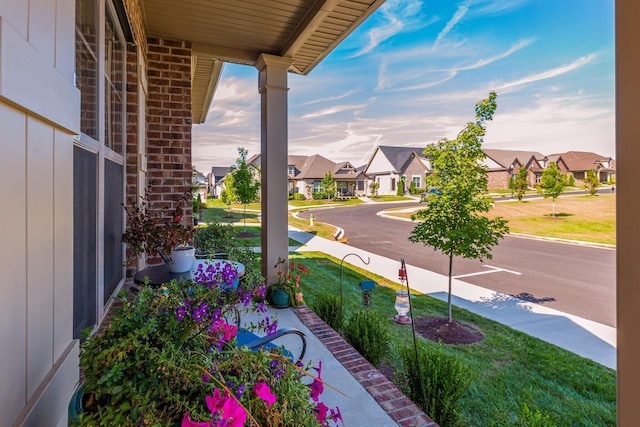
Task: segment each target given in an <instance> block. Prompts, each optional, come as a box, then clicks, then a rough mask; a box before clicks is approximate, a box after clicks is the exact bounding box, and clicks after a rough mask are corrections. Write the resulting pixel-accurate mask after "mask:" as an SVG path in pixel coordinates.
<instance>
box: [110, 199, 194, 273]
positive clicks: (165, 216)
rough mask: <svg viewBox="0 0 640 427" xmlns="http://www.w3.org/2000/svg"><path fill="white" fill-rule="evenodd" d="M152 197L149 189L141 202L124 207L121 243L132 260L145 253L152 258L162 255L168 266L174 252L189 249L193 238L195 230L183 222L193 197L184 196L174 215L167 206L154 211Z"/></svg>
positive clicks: (133, 202)
mask: <svg viewBox="0 0 640 427" xmlns="http://www.w3.org/2000/svg"><path fill="white" fill-rule="evenodd" d="M149 194H150V189H147V190H146V191H145V195H144V196H142V197H140V200H139V201H136V200H132V201H131V203H130V204H129V205H123V207H124V210H125V213H126V215H127V226H126V228H125V230H124V233H123V234H122V241H123V242H124V243H126V244H127V245H128V246H129V249H130V250H131V257H132V258H134V257H136V256H138V255H140V254H143V253H146V254H147V255H149V256H151V257H155V256H157V255H160V257H162V259H163V260H164V261H165V262H169V256H170V254H171V251H172V250H174V249H175V248H176V247H179V246H187V245H188V244H189V242H190V240H191V238H192V235H193V226H192V225H190V224H187V223H186V222H184V221H183V215H184V208H185V207H186V206H187V203H189V198H190V196H189V194H190V193H189V192H188V191H186V192H185V193H184V194H183V196H182V197H181V198H180V199H179V200H178V201H177V206H176V208H175V209H174V210H173V212H170V209H169V207H167V206H162V207H158V208H155V207H153V206H152V205H151V202H150V200H149Z"/></svg>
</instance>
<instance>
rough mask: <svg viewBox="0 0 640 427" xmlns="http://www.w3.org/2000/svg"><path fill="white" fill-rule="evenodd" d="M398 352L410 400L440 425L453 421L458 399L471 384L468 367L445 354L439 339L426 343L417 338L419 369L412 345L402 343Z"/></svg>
mask: <svg viewBox="0 0 640 427" xmlns="http://www.w3.org/2000/svg"><path fill="white" fill-rule="evenodd" d="M400 355H401V357H402V361H403V363H404V370H405V372H406V376H407V378H408V380H409V397H410V398H411V400H413V401H414V402H415V403H416V404H417V405H418V406H419V407H421V408H422V410H424V411H425V412H426V413H427V414H428V415H429V416H430V417H431V418H432V419H433V420H434V421H435V422H437V423H438V424H440V425H441V426H442V427H447V426H452V425H456V423H457V421H458V408H457V403H458V400H459V399H460V397H461V396H462V395H463V394H464V393H465V391H466V390H467V389H468V388H469V385H470V384H471V381H470V379H469V374H470V372H471V371H470V370H469V368H467V367H465V366H463V365H462V364H461V363H460V362H459V361H458V359H456V358H455V357H454V356H452V355H448V354H446V353H445V352H444V350H443V348H442V344H440V343H439V344H437V345H436V346H427V345H426V344H425V343H424V342H422V341H419V342H418V358H419V361H420V372H418V370H417V367H416V353H415V348H414V347H412V346H404V347H401V348H400ZM420 380H422V387H420ZM421 393H423V394H424V396H421Z"/></svg>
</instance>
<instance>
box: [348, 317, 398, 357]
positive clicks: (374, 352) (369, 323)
mask: <svg viewBox="0 0 640 427" xmlns="http://www.w3.org/2000/svg"><path fill="white" fill-rule="evenodd" d="M344 337H345V339H346V340H347V341H349V343H350V344H351V345H352V346H353V348H355V349H356V350H358V352H359V353H360V354H361V355H362V356H363V357H364V358H365V359H367V360H368V361H369V362H371V364H372V365H373V366H376V367H377V366H378V365H379V364H380V362H381V361H382V358H383V357H384V356H385V355H386V354H388V352H389V349H390V339H391V333H390V331H389V326H388V324H387V322H386V320H385V319H384V318H382V317H381V316H380V315H379V314H377V313H376V312H374V311H371V310H368V309H360V310H358V311H356V312H355V313H354V314H353V315H352V316H351V317H350V318H349V320H348V321H347V323H346V325H345V327H344Z"/></svg>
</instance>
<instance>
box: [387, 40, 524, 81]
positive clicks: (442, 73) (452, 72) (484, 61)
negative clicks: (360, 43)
mask: <svg viewBox="0 0 640 427" xmlns="http://www.w3.org/2000/svg"><path fill="white" fill-rule="evenodd" d="M532 41H533V39H527V40H521V41H519V42H517V43H515V44H513V45H512V46H511V47H510V48H509V49H507V50H506V51H504V52H502V53H499V54H496V55H494V56H490V57H487V58H481V59H479V60H477V61H476V62H474V63H472V64H469V65H459V66H454V67H450V68H447V69H437V68H431V69H427V70H425V71H424V72H423V73H422V75H424V76H425V78H428V79H429V80H428V81H425V82H422V83H419V84H414V85H409V86H403V87H398V88H393V89H390V90H391V91H396V92H399V91H414V90H419V89H427V88H431V87H435V86H438V85H441V84H442V83H445V82H447V81H449V80H451V79H453V78H454V77H456V76H457V75H458V73H459V72H461V71H471V70H476V69H479V68H482V67H485V66H487V65H489V64H492V63H494V62H496V61H499V60H501V59H504V58H507V57H508V56H511V55H512V54H514V53H515V52H518V51H519V50H521V49H523V48H525V47H526V46H528V45H529V44H531V43H532ZM385 71H386V69H385ZM398 80H399V81H406V79H398ZM388 86H390V83H389V82H387V81H386V80H383V79H382V77H379V78H378V86H377V89H379V90H381V89H386V88H387V87H388Z"/></svg>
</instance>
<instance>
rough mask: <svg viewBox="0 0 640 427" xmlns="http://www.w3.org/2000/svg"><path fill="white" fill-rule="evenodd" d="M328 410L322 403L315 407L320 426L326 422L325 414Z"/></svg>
mask: <svg viewBox="0 0 640 427" xmlns="http://www.w3.org/2000/svg"><path fill="white" fill-rule="evenodd" d="M328 411H329V408H328V407H327V405H325V404H324V403H322V402H319V403H318V404H317V405H316V418H318V422H319V423H320V424H322V423H324V422H325V421H326V420H327V412H328Z"/></svg>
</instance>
